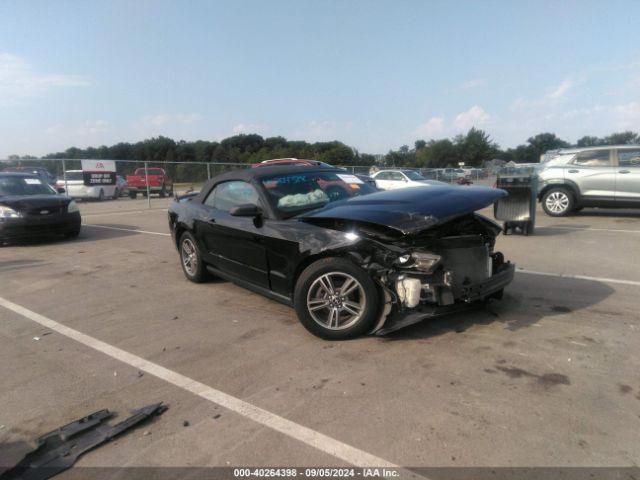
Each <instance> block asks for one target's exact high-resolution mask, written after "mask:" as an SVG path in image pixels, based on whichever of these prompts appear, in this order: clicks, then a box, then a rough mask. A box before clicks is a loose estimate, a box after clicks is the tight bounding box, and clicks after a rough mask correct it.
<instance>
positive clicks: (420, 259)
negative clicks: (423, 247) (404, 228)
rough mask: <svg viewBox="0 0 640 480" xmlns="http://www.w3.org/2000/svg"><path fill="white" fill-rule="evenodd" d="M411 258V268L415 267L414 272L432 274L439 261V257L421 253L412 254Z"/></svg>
mask: <svg viewBox="0 0 640 480" xmlns="http://www.w3.org/2000/svg"><path fill="white" fill-rule="evenodd" d="M411 258H412V259H413V264H412V266H413V267H415V268H416V270H420V271H421V272H427V273H431V272H433V271H434V270H435V269H436V267H437V266H438V264H439V263H440V260H441V257H440V256H439V255H434V254H433V253H422V252H413V253H412V254H411Z"/></svg>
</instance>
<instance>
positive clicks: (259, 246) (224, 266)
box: [200, 180, 269, 288]
mask: <svg viewBox="0 0 640 480" xmlns="http://www.w3.org/2000/svg"><path fill="white" fill-rule="evenodd" d="M245 204H253V205H258V206H260V197H259V195H258V192H257V190H256V189H255V187H254V186H253V185H251V184H250V183H248V182H244V181H239V180H231V181H228V182H223V183H220V184H218V185H216V186H215V187H214V188H213V190H211V192H210V193H209V195H208V197H207V198H206V199H205V201H204V206H205V208H206V209H207V216H208V218H207V221H206V222H205V223H204V225H202V228H201V232H200V233H201V241H202V245H203V246H204V248H206V250H207V256H208V257H210V258H211V260H212V262H211V263H212V264H213V265H214V266H215V267H216V268H218V269H219V270H220V271H221V272H223V273H227V274H229V275H231V276H233V277H236V278H238V279H240V280H244V281H248V282H250V283H252V284H255V285H258V286H261V287H265V288H269V272H268V266H267V254H266V249H265V245H264V236H263V228H262V226H257V225H260V223H259V222H256V221H255V219H254V218H252V217H234V216H232V215H231V214H230V213H229V211H230V210H231V209H232V208H233V207H236V206H238V205H245Z"/></svg>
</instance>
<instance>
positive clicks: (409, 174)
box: [402, 170, 426, 181]
mask: <svg viewBox="0 0 640 480" xmlns="http://www.w3.org/2000/svg"><path fill="white" fill-rule="evenodd" d="M402 173H404V174H405V175H406V176H407V177H409V180H416V181H420V180H426V178H424V177H423V176H422V175H420V174H419V173H418V172H414V171H413V170H403V171H402Z"/></svg>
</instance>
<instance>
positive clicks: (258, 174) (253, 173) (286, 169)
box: [195, 165, 349, 203]
mask: <svg viewBox="0 0 640 480" xmlns="http://www.w3.org/2000/svg"><path fill="white" fill-rule="evenodd" d="M301 172H303V173H315V172H319V173H327V172H336V173H349V172H347V171H346V170H343V169H341V168H327V167H309V166H306V165H305V166H302V165H282V166H273V167H256V168H244V169H241V170H231V171H230V172H225V173H221V174H220V175H216V176H215V177H213V178H212V179H211V180H208V181H207V183H205V184H204V185H203V187H202V190H200V193H199V194H198V195H197V196H196V198H195V200H196V201H197V202H200V203H202V202H203V201H204V199H205V198H206V196H207V195H208V194H209V191H210V190H211V189H212V188H213V186H214V185H216V184H218V183H220V182H227V181H229V180H243V181H245V182H252V181H253V180H256V179H260V178H264V177H271V176H273V175H286V174H288V173H301Z"/></svg>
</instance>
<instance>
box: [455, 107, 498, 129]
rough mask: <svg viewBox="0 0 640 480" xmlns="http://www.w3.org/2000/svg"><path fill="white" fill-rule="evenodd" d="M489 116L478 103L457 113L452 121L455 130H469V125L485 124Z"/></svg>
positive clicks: (478, 125)
mask: <svg viewBox="0 0 640 480" xmlns="http://www.w3.org/2000/svg"><path fill="white" fill-rule="evenodd" d="M490 119H491V116H490V115H489V114H488V113H487V112H485V111H484V109H483V108H482V107H480V106H478V105H474V106H473V107H471V108H470V109H469V110H467V111H466V112H462V113H459V114H458V115H456V118H455V119H454V121H453V127H454V128H455V129H456V130H463V131H466V130H469V129H470V128H471V127H480V126H482V125H484V124H486V123H487V122H488V121H489V120H490Z"/></svg>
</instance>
